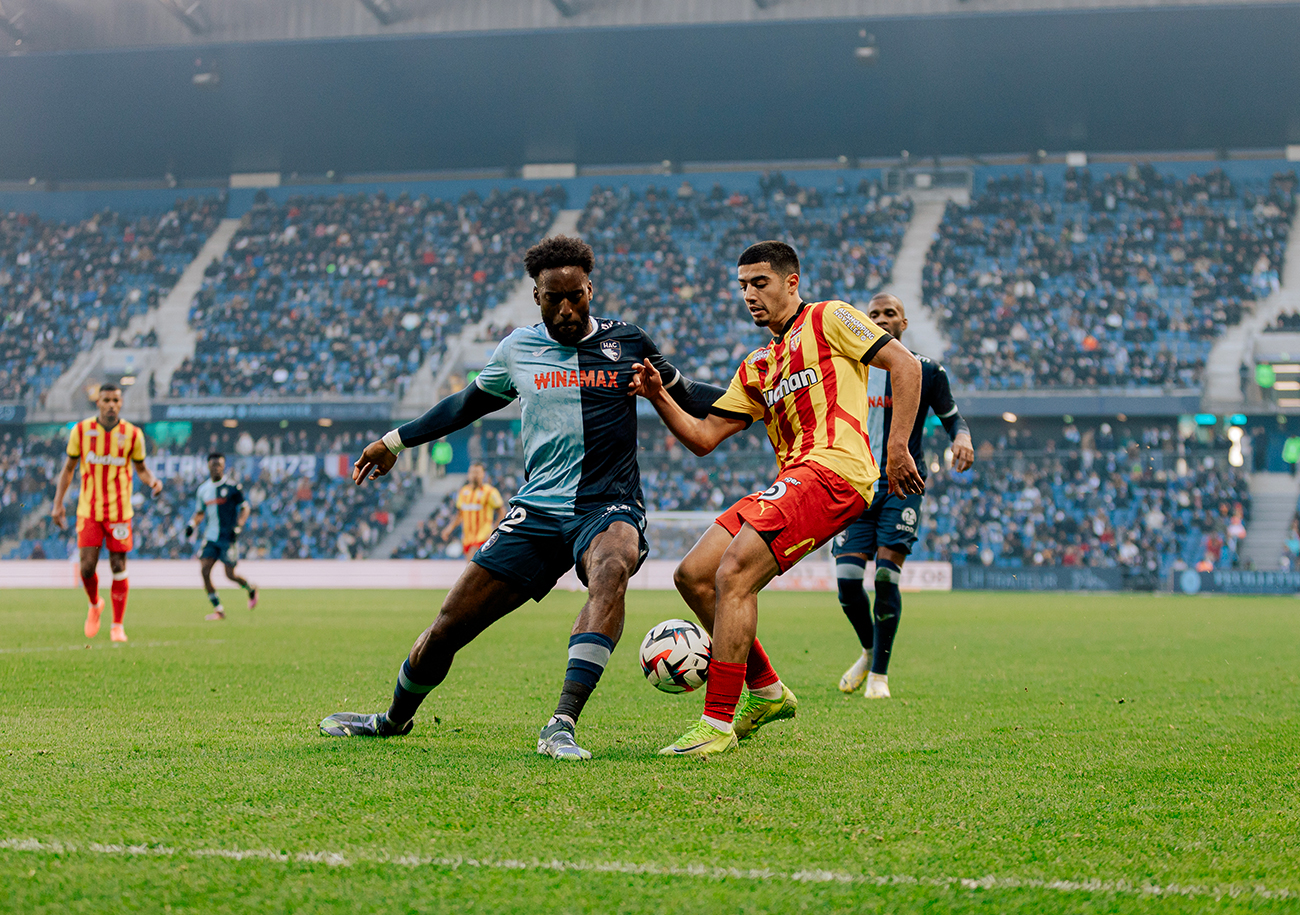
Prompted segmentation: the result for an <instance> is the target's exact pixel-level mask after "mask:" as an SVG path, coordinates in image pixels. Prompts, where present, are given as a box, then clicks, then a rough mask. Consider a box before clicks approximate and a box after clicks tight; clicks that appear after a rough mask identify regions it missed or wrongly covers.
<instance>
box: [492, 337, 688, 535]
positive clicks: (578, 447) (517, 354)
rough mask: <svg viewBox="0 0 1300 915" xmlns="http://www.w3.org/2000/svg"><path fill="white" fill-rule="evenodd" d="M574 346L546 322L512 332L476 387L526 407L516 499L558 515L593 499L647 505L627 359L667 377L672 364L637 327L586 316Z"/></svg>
mask: <svg viewBox="0 0 1300 915" xmlns="http://www.w3.org/2000/svg"><path fill="white" fill-rule="evenodd" d="M591 320H592V331H591V333H589V334H588V335H587V336H586V337H583V338H582V340H580V341H579V342H578V344H577V345H576V346H565V345H563V344H561V343H557V342H555V341H554V340H553V339H551V337H550V335H549V334H548V333H547V332H546V327H545V325H543V324H534V325H533V326H532V327H521V328H518V329H516V330H515V331H514V332H512V333H511V334H510V336H508V337H506V338H505V339H504V340H502V341H501V343H500V344H499V345H498V346H497V348H496V351H495V352H494V353H493V354H492V358H491V360H490V361H489V362H488V364H487V367H486V368H484V369H483V371H482V373H480V374H479V376H478V378H477V379H476V380H475V384H477V385H478V386H479V388H481V389H482V390H484V391H486V392H487V393H489V394H495V395H496V396H498V397H504V398H507V399H510V400H513V399H514V398H516V397H518V398H519V399H520V401H521V404H520V405H521V406H522V408H523V422H522V433H521V437H522V439H523V445H524V477H525V482H524V485H523V486H522V487H520V489H519V492H518V494H517V495H516V496H515V497H514V498H513V499H512V500H511V503H512V504H518V505H523V506H525V507H527V508H530V509H534V510H540V511H543V512H547V513H550V514H556V515H572V514H574V512H575V511H577V510H582V509H584V508H587V507H591V506H595V505H608V504H611V503H617V502H632V503H634V504H636V505H638V506H640V505H642V504H643V500H642V497H641V477H640V473H639V471H638V469H637V463H636V450H637V440H636V403H635V398H633V397H629V396H628V394H627V388H628V385H629V383H630V382H631V380H632V375H633V371H632V365H633V363H637V362H644V361H646V360H647V359H649V360H652V361H653V362H654V364H655V366H656V368H658V369H659V371H660V372H662V373H663V374H664V380H665V382H666V383H673V382H676V380H677V377H678V376H677V371H676V369H673V368H672V367H671V366H669V365H668V364H667V363H666V362H665V361H664V360H663V357H662V356H660V355H659V350H658V348H657V347H656V346H655V345H654V342H653V341H652V340H651V339H650V338H649V337H648V336H647V335H646V333H645V332H644V331H643V330H641V328H639V327H637V326H636V325H634V324H624V323H623V322H622V321H611V320H607V319H602V318H592V319H591Z"/></svg>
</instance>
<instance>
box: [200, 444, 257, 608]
mask: <svg viewBox="0 0 1300 915" xmlns="http://www.w3.org/2000/svg"><path fill="white" fill-rule="evenodd" d="M194 503H195V504H194V517H193V518H191V519H190V523H189V524H187V525H185V538H186V539H187V540H188V539H189V538H190V537H192V536H194V531H195V529H196V528H197V529H198V531H199V535H200V536H201V537H202V538H203V549H202V551H201V552H200V553H199V571H200V572H201V573H202V574H203V590H204V591H206V592H207V595H208V603H210V604H212V612H211V613H209V614H208V615H207V616H205V617H204V619H205V620H224V619H225V618H226V608H225V607H223V606H221V598H219V597H217V589H216V587H215V586H214V585H213V584H212V567H213V565H215V564H216V562H217V560H220V561H221V564H222V566H224V567H225V571H226V578H228V579H229V580H231V581H233V582H234V583H235V584H237V585H239V586H240V587H241V588H243V589H244V590H245V591H247V592H248V609H249V610H252V609H253V608H254V607H256V606H257V587H256V586H255V585H253V584H251V583H250V582H249V581H248V579H246V578H243V577H241V576H240V575H239V573H238V572H236V571H235V565H236V564H237V563H238V562H239V533H240V531H242V530H243V528H244V525H245V524H246V523H247V522H248V516H249V515H250V514H252V511H253V506H251V505H249V504H248V502H247V501H246V500H245V499H244V491H243V490H242V489H240V488H239V484H238V483H236V482H235V481H234V480H227V479H226V456H225V455H224V454H222V453H221V452H219V451H214V452H212V453H211V454H209V455H208V478H207V479H206V480H204V481H203V482H202V483H200V484H199V490H198V492H197V493H196V494H195V497H194ZM200 522H202V523H203V526H202V527H199V523H200Z"/></svg>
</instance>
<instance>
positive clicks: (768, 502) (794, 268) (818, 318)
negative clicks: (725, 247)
mask: <svg viewBox="0 0 1300 915" xmlns="http://www.w3.org/2000/svg"><path fill="white" fill-rule="evenodd" d="M736 273H737V278H738V279H739V281H740V288H741V291H742V293H743V295H744V298H745V304H746V305H747V306H748V308H749V312H750V315H751V316H752V317H753V319H754V323H755V324H756V325H758V326H759V327H766V328H768V330H770V331H771V332H772V341H771V342H770V343H769V344H768V345H767V346H764V347H761V348H760V349H757V350H755V351H754V352H752V353H750V354H749V356H747V357H746V359H745V361H744V362H743V363H742V364H741V366H740V368H739V369H737V371H736V374H735V377H734V378H733V379H732V381H731V386H730V387H729V388H728V389H727V391H726V393H724V394H723V395H722V396H721V397H719V398H718V399H717V400H715V401H714V403H713V406H712V408H711V410H710V415H709V416H708V417H706V418H704V419H696V418H694V417H692V416H689V415H688V414H686V413H685V412H683V411H682V410H681V409H680V408H678V407H677V406H676V404H675V403H673V402H672V401H671V399H670V398H668V397H667V396H666V393H665V391H664V390H663V386H662V384H661V383H660V380H659V377H658V373H657V372H656V371H655V370H654V367H653V366H650V365H639V366H637V371H638V375H637V379H636V381H635V382H634V389H635V390H636V392H637V393H640V394H643V395H644V396H646V397H647V398H649V400H650V401H651V403H653V404H654V406H655V409H656V410H657V411H658V413H659V416H660V417H661V418H662V419H663V421H664V423H665V424H666V425H667V426H668V428H669V429H671V430H672V432H673V434H674V435H676V436H677V438H678V439H679V440H681V442H682V443H683V444H684V445H686V447H687V448H689V449H690V450H691V451H692V452H693V453H694V454H697V455H700V454H708V453H709V452H710V451H712V450H713V449H714V448H716V447H717V446H718V444H720V443H721V442H722V441H723V440H724V439H726V438H727V437H729V436H731V435H735V434H736V433H737V432H740V431H742V430H743V429H746V428H748V427H749V425H750V424H751V423H753V422H754V421H755V420H761V421H762V422H763V423H764V424H766V426H767V435H768V438H769V440H770V441H771V442H772V447H773V449H774V450H775V451H776V456H777V461H778V463H779V465H780V472H779V473H778V476H777V479H776V481H775V482H774V483H773V484H772V486H771V487H770V488H768V489H767V490H765V491H763V492H761V493H755V494H754V495H751V496H746V497H745V498H744V499H741V500H740V501H739V502H738V503H736V505H734V506H732V508H731V509H729V510H728V511H726V512H724V513H723V514H722V515H721V516H719V517H718V519H717V523H716V524H715V525H713V526H712V527H710V528H709V530H708V531H707V532H705V534H704V536H703V537H701V538H700V541H699V542H698V543H697V544H696V545H695V546H694V547H693V548H692V549H691V551H690V553H688V554H687V555H686V558H685V559H683V560H682V562H681V565H679V566H678V567H677V572H676V574H675V575H674V580H675V581H676V583H677V588H678V590H679V591H680V592H681V594H682V597H683V598H685V600H686V603H687V604H688V605H690V607H691V609H692V610H694V611H695V615H696V616H698V617H699V619H700V621H701V622H702V623H703V624H704V625H705V627H706V628H707V629H708V630H709V631H710V632H711V633H712V635H713V658H712V661H711V662H710V664H709V680H708V690H707V693H706V696H705V700H704V716H703V717H702V718H701V719H700V721H698V722H696V723H695V725H693V726H692V727H691V728H690V729H689V730H687V731H686V733H684V734H683V735H682V736H681V737H679V738H677V740H676V741H674V742H673V743H671V744H669V745H668V746H666V747H664V748H663V749H662V750H660V753H661V754H663V755H669V756H676V755H691V756H707V755H710V754H713V753H718V752H722V751H725V750H729V749H731V748H733V747H734V746H736V742H737V740H738V739H739V738H741V737H746V736H748V735H749V734H751V733H752V732H753V731H754V730H756V729H757V728H759V727H762V726H763V725H765V724H768V723H770V722H772V721H779V720H781V719H783V718H792V717H794V714H795V709H796V707H797V704H798V700H797V699H796V698H795V695H794V693H793V692H791V691H790V689H789V687H787V686H785V685H784V684H783V683H782V682H781V679H780V678H779V677H778V676H777V675H776V671H774V670H773V669H772V665H771V663H770V661H769V660H768V658H767V655H766V653H765V652H764V651H763V647H762V646H761V645H760V644H759V642H758V640H757V639H755V638H754V634H755V631H756V630H757V628H758V592H759V591H761V590H762V589H763V588H764V587H766V586H767V584H768V582H770V581H771V580H772V579H773V578H775V577H776V576H777V575H780V574H782V573H783V572H786V571H789V569H790V568H791V567H792V566H794V564H795V563H797V562H798V561H799V560H800V559H802V558H803V557H804V556H806V555H807V554H808V553H809V552H811V551H812V550H815V549H816V548H817V547H819V546H821V545H822V544H824V543H826V542H827V541H828V540H830V539H831V538H832V537H834V536H835V535H836V534H838V533H839V532H840V531H842V530H844V528H846V527H848V526H849V525H850V524H851V523H852V522H853V521H854V520H856V519H857V517H858V516H859V515H860V514H862V511H863V509H865V508H866V506H867V505H868V504H869V503H870V502H871V497H872V491H873V489H874V484H875V482H876V480H878V479H879V478H880V469H879V468H878V467H877V466H876V462H875V459H874V458H873V457H872V455H871V445H870V442H869V441H868V439H867V430H866V421H867V366H868V365H874V366H876V367H878V368H882V369H885V370H886V371H888V372H889V373H890V376H891V381H892V384H893V394H894V404H893V406H894V415H895V418H896V419H898V420H899V421H897V422H895V424H894V425H893V426H892V427H891V431H890V436H889V442H888V446H887V447H888V451H887V454H888V460H887V461H886V470H887V473H888V477H889V485H890V490H891V491H897V492H900V493H903V494H910V493H920V492H922V491H924V488H925V483H924V481H923V480H922V479H921V476H920V474H919V473H918V472H917V469H916V463H915V461H913V459H912V455H911V452H910V451H909V450H908V433H909V432H910V431H911V426H912V417H914V416H915V415H916V411H917V406H918V404H919V403H920V395H921V364H920V362H919V361H917V358H916V357H915V356H913V355H912V353H911V352H909V351H908V350H907V348H906V347H904V346H903V345H902V344H901V343H899V342H898V341H897V340H895V339H894V338H893V337H891V336H890V335H889V334H887V333H885V331H883V330H882V329H881V328H879V327H877V326H876V325H875V324H873V323H872V322H871V321H870V320H868V318H867V316H866V315H864V314H862V312H860V311H858V310H857V309H856V308H854V307H853V306H851V305H849V304H847V303H845V302H837V301H830V302H817V303H815V304H812V305H809V304H807V303H805V302H804V301H803V299H802V298H801V297H800V295H799V257H798V255H797V254H795V252H794V249H793V248H791V247H790V246H789V245H787V244H785V243H784V242H778V241H766V242H759V243H758V244H756V245H751V246H750V247H749V248H747V249H746V250H745V252H744V253H743V254H741V256H740V260H739V264H738V266H737V271H736ZM746 685H747V686H748V687H749V694H748V695H747V696H746V698H745V702H744V704H743V705H741V706H740V707H739V708H737V705H738V703H739V702H740V697H741V691H742V688H743V687H745V686H746Z"/></svg>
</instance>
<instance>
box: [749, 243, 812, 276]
mask: <svg viewBox="0 0 1300 915" xmlns="http://www.w3.org/2000/svg"><path fill="white" fill-rule="evenodd" d="M746 264H771V265H772V269H773V270H775V271H776V272H777V273H779V274H781V275H782V276H789V275H790V274H792V273H798V272H799V255H798V254H795V253H794V248H791V247H790V246H789V245H787V244H786V243H785V242H783V241H760V242H758V243H757V244H753V245H750V246H749V247H748V248H746V249H745V250H744V251H742V252H741V254H740V260H738V261H736V266H737V267H744V266H745V265H746Z"/></svg>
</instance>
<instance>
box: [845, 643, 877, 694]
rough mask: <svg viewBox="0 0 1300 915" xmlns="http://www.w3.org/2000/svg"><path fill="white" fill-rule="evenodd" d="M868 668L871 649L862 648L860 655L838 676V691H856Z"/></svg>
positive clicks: (865, 677) (869, 668)
mask: <svg viewBox="0 0 1300 915" xmlns="http://www.w3.org/2000/svg"><path fill="white" fill-rule="evenodd" d="M869 670H871V649H870V648H864V649H863V650H862V655H861V656H860V657H859V658H858V659H857V660H856V661H854V662H853V666H852V667H850V668H849V669H848V670H846V671H844V676H842V677H840V692H842V693H856V692H857V691H858V687H859V686H861V685H862V681H863V680H865V679H867V672H868V671H869Z"/></svg>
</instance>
